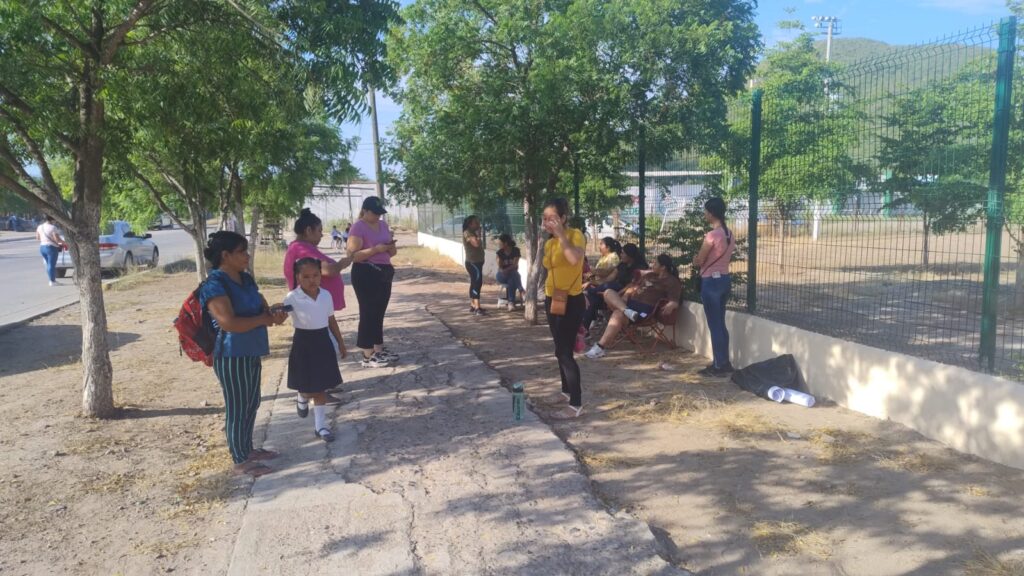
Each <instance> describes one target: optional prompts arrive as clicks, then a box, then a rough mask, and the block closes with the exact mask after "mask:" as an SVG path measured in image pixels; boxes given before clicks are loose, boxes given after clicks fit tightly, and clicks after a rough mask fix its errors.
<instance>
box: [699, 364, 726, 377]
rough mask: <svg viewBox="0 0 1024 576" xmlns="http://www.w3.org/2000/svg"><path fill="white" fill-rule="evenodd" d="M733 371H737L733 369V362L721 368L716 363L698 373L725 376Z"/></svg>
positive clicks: (707, 375)
mask: <svg viewBox="0 0 1024 576" xmlns="http://www.w3.org/2000/svg"><path fill="white" fill-rule="evenodd" d="M733 372H735V369H733V367H732V364H726V365H725V366H723V367H721V368H715V367H714V365H711V366H708V367H707V368H705V369H703V370H701V371H700V372H698V373H697V374H699V375H701V376H704V377H706V378H725V377H727V376H730V375H732V373H733Z"/></svg>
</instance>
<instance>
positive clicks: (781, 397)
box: [768, 386, 786, 404]
mask: <svg viewBox="0 0 1024 576" xmlns="http://www.w3.org/2000/svg"><path fill="white" fill-rule="evenodd" d="M768 397H769V398H771V399H772V400H774V401H776V402H778V403H779V404H782V403H783V402H784V401H785V400H786V390H785V389H784V388H779V387H778V386H772V387H771V388H769V389H768Z"/></svg>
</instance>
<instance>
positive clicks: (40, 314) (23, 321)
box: [0, 258, 189, 334]
mask: <svg viewBox="0 0 1024 576" xmlns="http://www.w3.org/2000/svg"><path fill="white" fill-rule="evenodd" d="M185 260H189V258H179V259H178V260H175V261H173V262H167V263H166V264H160V266H158V267H157V268H150V269H148V270H142V271H139V272H136V273H135V274H133V276H136V275H139V276H141V275H143V274H150V273H152V272H154V271H155V270H158V269H159V268H163V267H164V266H171V265H172V264H177V263H178V262H183V261H185ZM126 278H128V277H127V276H120V277H118V278H114V279H113V280H111V281H110V282H107V283H106V284H104V285H103V291H104V292H106V291H107V290H108V288H107V287H108V286H112V285H114V284H117V283H118V282H121V281H122V280H125V279H126ZM79 302H80V300H75V301H74V302H69V303H67V304H62V305H60V306H57V307H56V308H51V309H49V310H46V311H43V312H37V313H35V314H32V315H31V316H29V317H27V318H23V319H21V320H16V321H14V322H9V323H7V324H2V325H0V334H3V333H4V332H7V331H10V330H13V329H15V328H18V327H20V326H24V325H25V324H28V323H29V322H32V321H33V320H38V319H40V318H42V317H43V316H48V315H50V314H53V313H54V312H59V311H61V310H63V309H65V308H67V307H69V306H74V305H75V304H78V303H79Z"/></svg>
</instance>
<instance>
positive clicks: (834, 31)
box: [811, 16, 843, 242]
mask: <svg viewBox="0 0 1024 576" xmlns="http://www.w3.org/2000/svg"><path fill="white" fill-rule="evenodd" d="M811 20H814V27H815V28H818V29H819V30H820V29H822V28H824V29H825V32H824V34H825V64H828V63H830V62H832V37H833V36H838V35H839V34H842V32H843V30H842V27H841V26H840V24H839V18H837V17H835V16H813V17H811ZM829 88H830V87H829V79H828V78H826V79H825V100H826V102H828V103H829V106H830V107H831V102H832V92H831V90H830V89H829ZM821 212H822V206H821V202H820V201H817V200H815V201H814V223H813V226H812V228H811V239H813V240H814V241H815V242H817V240H818V234H819V232H820V230H821Z"/></svg>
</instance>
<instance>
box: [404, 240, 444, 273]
mask: <svg viewBox="0 0 1024 576" xmlns="http://www.w3.org/2000/svg"><path fill="white" fill-rule="evenodd" d="M394 260H395V263H396V264H399V265H401V266H415V267H417V268H424V269H426V270H444V269H451V270H461V268H459V267H458V266H457V265H455V263H453V262H452V260H451V258H448V257H447V256H443V255H441V253H440V252H438V251H436V250H433V249H431V248H427V247H425V246H401V245H400V246H399V250H398V255H397V256H395V258H394Z"/></svg>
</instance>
